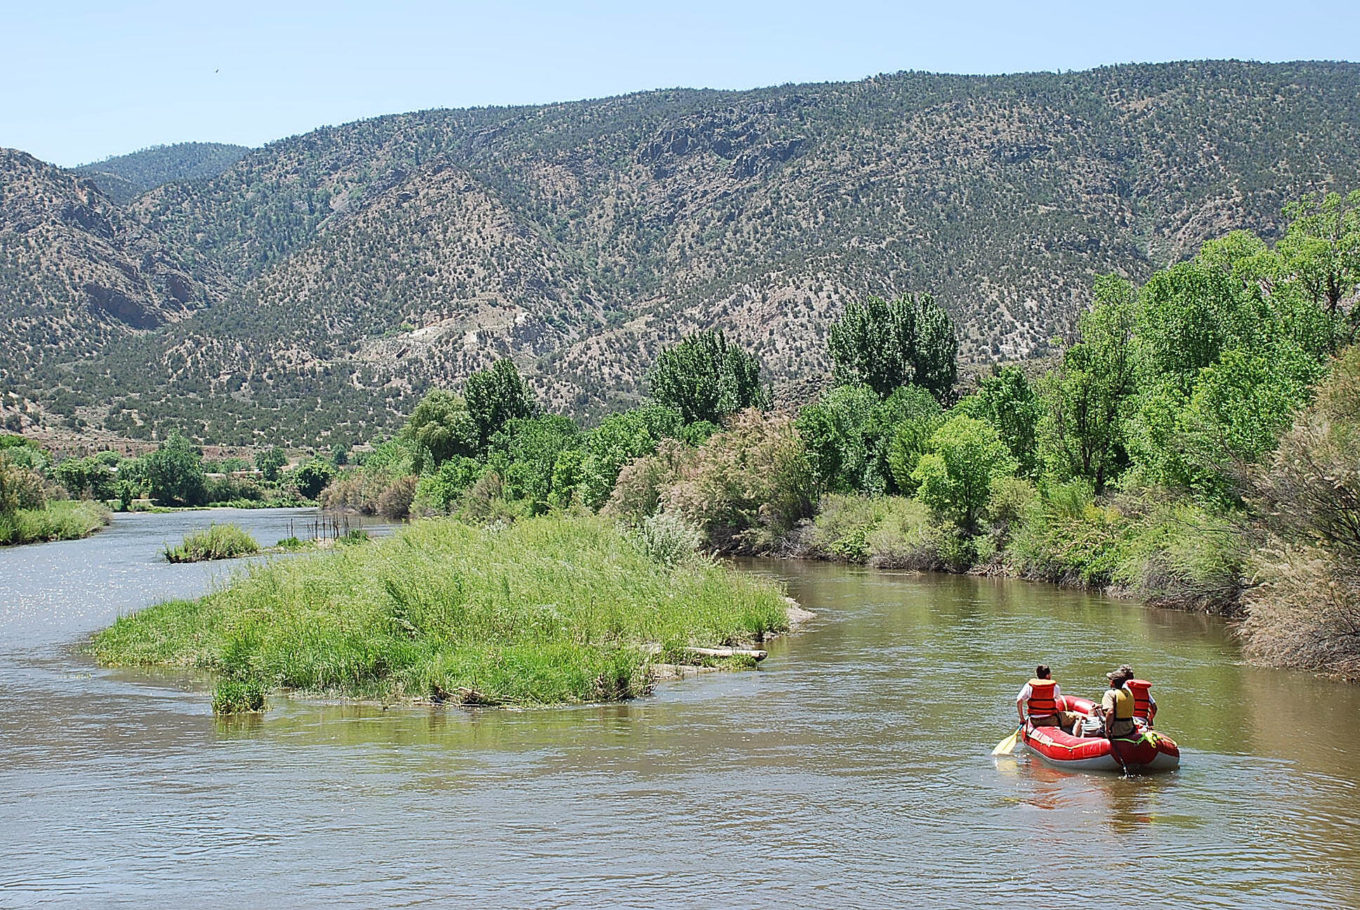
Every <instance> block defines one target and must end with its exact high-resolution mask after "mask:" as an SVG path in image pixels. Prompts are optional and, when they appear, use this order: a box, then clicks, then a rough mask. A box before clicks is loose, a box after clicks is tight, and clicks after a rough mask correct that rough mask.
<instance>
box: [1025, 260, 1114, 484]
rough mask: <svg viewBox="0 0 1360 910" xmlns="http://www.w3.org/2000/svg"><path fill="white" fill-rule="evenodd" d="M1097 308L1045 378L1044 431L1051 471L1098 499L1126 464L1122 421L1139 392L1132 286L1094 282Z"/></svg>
mask: <svg viewBox="0 0 1360 910" xmlns="http://www.w3.org/2000/svg"><path fill="white" fill-rule="evenodd" d="M1095 297H1096V303H1095V307H1094V308H1093V309H1092V310H1091V311H1090V312H1088V313H1086V314H1084V315H1083V316H1082V317H1081V320H1080V321H1079V323H1078V330H1079V332H1080V336H1081V341H1079V342H1078V343H1076V344H1074V345H1072V346H1071V347H1069V348H1068V349H1067V350H1066V351H1064V352H1063V358H1062V363H1061V364H1060V365H1059V366H1058V368H1057V369H1056V370H1054V371H1053V372H1052V373H1050V374H1049V375H1048V376H1046V377H1045V378H1044V382H1043V384H1042V388H1041V394H1042V397H1043V400H1044V404H1045V405H1046V414H1045V416H1044V418H1043V420H1042V421H1040V425H1039V435H1040V437H1041V439H1042V443H1041V451H1042V455H1043V461H1044V464H1045V467H1046V468H1047V469H1048V470H1050V471H1052V472H1053V473H1055V474H1057V475H1058V476H1059V477H1060V478H1062V479H1068V478H1072V477H1080V478H1084V479H1086V480H1088V481H1089V482H1090V483H1091V485H1092V487H1093V488H1094V489H1095V492H1096V493H1097V495H1098V494H1100V493H1102V492H1104V490H1105V487H1106V485H1107V484H1108V483H1109V482H1110V481H1111V480H1113V479H1114V478H1115V477H1116V476H1118V474H1119V472H1120V471H1121V470H1122V469H1123V467H1124V465H1125V463H1126V461H1127V453H1126V450H1125V428H1124V421H1125V417H1126V416H1127V413H1128V411H1129V407H1130V398H1131V396H1132V395H1133V393H1134V392H1135V390H1136V388H1137V387H1136V382H1135V374H1134V358H1133V353H1132V340H1133V331H1134V320H1135V313H1136V295H1135V293H1134V290H1133V286H1132V285H1130V284H1129V283H1128V282H1127V281H1125V280H1124V279H1122V278H1119V277H1117V276H1115V275H1106V276H1104V277H1102V278H1099V279H1097V280H1096V287H1095Z"/></svg>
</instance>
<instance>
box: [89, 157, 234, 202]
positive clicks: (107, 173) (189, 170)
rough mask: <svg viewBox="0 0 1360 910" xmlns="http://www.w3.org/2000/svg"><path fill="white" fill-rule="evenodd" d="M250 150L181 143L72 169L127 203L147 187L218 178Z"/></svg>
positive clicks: (148, 188)
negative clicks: (180, 181)
mask: <svg viewBox="0 0 1360 910" xmlns="http://www.w3.org/2000/svg"><path fill="white" fill-rule="evenodd" d="M248 151H250V149H248V148H246V147H245V146H244V145H225V144H223V143H221V142H180V143H176V144H175V145H158V146H155V147H153V148H147V149H142V150H141V151H139V152H132V153H131V154H128V155H117V156H115V157H113V158H105V159H104V160H103V161H96V162H94V163H93V164H82V165H80V166H79V167H76V168H72V170H74V171H75V172H76V173H77V174H80V175H81V176H82V177H88V178H89V179H90V180H92V181H94V184H95V186H97V187H99V189H100V191H101V192H102V193H103V194H104V195H105V196H108V197H109V198H110V199H112V200H113V201H114V202H116V203H118V204H119V205H126V204H127V203H129V202H131V201H132V200H133V199H136V198H137V197H138V196H140V195H142V193H145V192H146V191H147V190H151V189H155V188H156V187H158V186H163V185H164V184H167V183H174V182H176V181H179V180H198V179H200V178H203V177H216V176H217V175H218V174H220V173H222V172H223V171H225V170H226V169H227V168H229V167H231V166H232V165H233V164H235V163H236V162H237V161H239V160H241V157H242V156H243V155H245V154H246V152H248Z"/></svg>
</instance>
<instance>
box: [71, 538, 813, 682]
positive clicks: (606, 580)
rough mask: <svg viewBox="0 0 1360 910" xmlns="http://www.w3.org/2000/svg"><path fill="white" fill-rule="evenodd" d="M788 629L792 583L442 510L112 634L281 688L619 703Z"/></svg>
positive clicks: (115, 640) (138, 652)
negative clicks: (705, 660)
mask: <svg viewBox="0 0 1360 910" xmlns="http://www.w3.org/2000/svg"><path fill="white" fill-rule="evenodd" d="M789 627H790V619H789V611H788V605H787V604H786V602H785V600H784V597H783V594H782V592H780V590H779V589H778V588H777V587H776V586H775V585H773V584H772V583H770V582H768V581H763V580H760V579H756V578H751V577H749V576H743V575H741V574H739V573H737V572H735V571H734V570H732V569H730V568H727V567H725V566H721V565H717V564H714V563H712V562H710V561H708V560H705V559H702V558H698V557H684V558H681V559H673V558H672V557H670V556H668V555H666V554H665V553H663V552H659V551H657V550H655V549H654V548H651V547H649V545H648V542H647V541H646V540H645V539H644V538H642V537H640V536H638V535H632V534H628V533H626V532H624V531H622V530H620V529H619V528H618V526H617V524H616V523H614V522H611V521H607V520H604V519H600V518H594V517H559V518H542V519H530V520H525V521H521V522H517V523H515V524H513V525H511V526H508V527H499V528H487V527H473V526H470V525H467V524H463V523H460V522H457V521H451V520H445V521H428V522H421V523H418V524H415V525H412V526H411V527H408V528H405V529H402V530H401V531H399V532H398V533H397V534H396V535H394V536H393V537H391V538H386V539H382V540H377V541H374V542H373V543H371V544H369V545H366V546H362V547H342V548H336V549H334V550H331V551H328V552H325V553H320V554H318V555H316V556H315V557H312V558H307V559H298V560H282V561H275V562H271V563H268V564H266V565H264V566H255V567H252V568H250V569H249V570H248V571H246V572H245V573H243V574H241V575H239V576H237V577H236V579H235V580H234V581H233V582H232V583H231V584H230V585H228V586H227V587H225V588H223V589H222V590H219V591H215V592H213V593H211V594H208V595H207V596H205V597H202V598H199V599H197V600H177V601H170V602H167V603H163V604H159V605H157V606H154V607H150V608H148V609H146V610H142V611H140V612H138V613H135V614H132V615H130V616H126V617H123V618H121V619H119V620H118V621H117V622H116V623H114V624H113V625H112V626H111V627H109V628H108V629H105V630H104V631H102V632H100V633H98V634H97V635H96V636H95V637H94V640H93V642H92V645H91V648H92V651H93V653H94V655H95V656H96V658H97V659H98V660H99V661H100V662H101V663H104V664H106V665H136V664H146V665H169V666H185V667H197V668H202V669H207V670H210V671H212V672H215V673H217V674H219V675H220V676H221V678H222V679H223V680H224V681H225V682H227V683H230V684H235V685H238V686H239V685H245V686H246V687H247V688H250V689H258V690H268V691H277V690H285V691H296V692H301V693H307V694H316V695H325V696H342V697H348V698H360V699H375V700H380V701H385V702H392V701H410V700H430V701H436V702H450V703H458V704H484V705H545V704H566V703H579V702H596V701H616V700H621V699H627V698H632V697H635V696H637V695H640V694H643V693H645V692H646V691H648V689H649V687H650V686H651V684H652V683H653V682H654V680H655V674H654V672H653V667H654V665H657V664H662V663H666V664H684V663H694V662H696V661H695V660H694V658H693V656H692V655H690V654H688V653H687V652H686V649H687V648H690V647H695V646H699V647H723V646H736V647H741V646H749V645H753V644H758V643H760V642H762V641H764V640H765V639H767V638H768V637H769V636H770V635H772V634H775V633H779V632H783V631H786V630H788V629H789Z"/></svg>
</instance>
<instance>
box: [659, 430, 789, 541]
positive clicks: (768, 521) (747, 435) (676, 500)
mask: <svg viewBox="0 0 1360 910" xmlns="http://www.w3.org/2000/svg"><path fill="white" fill-rule="evenodd" d="M812 490H813V479H812V471H811V469H810V467H809V466H808V463H807V458H806V455H805V452H804V449H803V443H802V440H801V439H800V438H799V437H798V433H797V431H796V430H795V429H794V427H793V422H792V420H790V419H789V418H788V417H785V416H779V415H765V414H762V413H761V412H759V411H757V410H754V409H752V410H748V411H743V412H742V413H741V414H738V415H737V416H736V417H735V418H733V420H732V425H731V428H730V429H728V430H726V431H724V432H722V433H719V434H717V435H716V436H713V437H712V438H710V439H709V440H708V442H706V443H704V445H703V446H702V447H700V448H699V449H697V450H694V451H693V452H692V453H690V454H689V455H688V456H687V457H686V458H685V459H684V460H683V462H682V464H681V465H680V472H679V477H678V478H677V480H676V481H675V483H673V484H671V485H670V486H669V487H668V488H667V489H665V490H664V491H663V493H662V496H661V498H662V503H663V505H664V506H665V507H666V508H668V509H673V510H675V511H677V512H679V513H680V514H682V515H684V516H685V518H687V519H688V520H689V521H691V522H693V523H694V524H695V525H697V526H699V527H700V528H702V529H703V532H704V538H705V540H706V541H707V542H708V544H709V546H712V547H713V548H714V549H716V550H719V551H726V552H747V553H750V552H768V551H770V550H772V549H774V548H775V547H776V546H777V545H779V544H780V543H782V542H783V541H784V539H785V538H786V537H787V536H788V534H789V532H790V531H791V530H792V529H793V527H794V525H795V524H796V523H797V522H798V521H799V520H800V519H802V518H804V517H806V516H807V515H809V514H810V512H811V499H812Z"/></svg>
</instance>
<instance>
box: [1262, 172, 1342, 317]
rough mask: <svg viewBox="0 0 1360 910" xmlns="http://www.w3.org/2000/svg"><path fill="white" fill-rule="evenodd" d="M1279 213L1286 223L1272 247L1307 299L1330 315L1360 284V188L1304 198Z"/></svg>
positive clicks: (1310, 195) (1334, 312)
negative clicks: (1276, 242)
mask: <svg viewBox="0 0 1360 910" xmlns="http://www.w3.org/2000/svg"><path fill="white" fill-rule="evenodd" d="M1284 213H1285V216H1286V217H1287V218H1289V219H1290V224H1289V227H1288V228H1287V229H1286V230H1285V235H1284V237H1282V238H1280V242H1279V244H1278V245H1277V247H1276V249H1277V250H1278V252H1279V253H1280V255H1281V256H1282V257H1283V258H1284V261H1285V265H1286V268H1287V269H1288V270H1289V271H1290V272H1291V273H1292V274H1293V275H1294V277H1295V278H1296V280H1297V281H1298V282H1299V283H1300V284H1301V285H1302V286H1303V287H1304V288H1305V289H1306V290H1307V292H1308V294H1309V295H1310V296H1311V297H1312V299H1313V300H1314V301H1315V302H1317V303H1319V304H1325V305H1326V307H1327V310H1328V312H1329V313H1331V314H1333V315H1335V314H1336V312H1337V308H1338V306H1339V305H1340V303H1341V301H1342V300H1345V299H1346V298H1348V297H1351V296H1353V295H1354V294H1355V290H1356V286H1357V285H1360V190H1354V191H1352V192H1351V193H1349V194H1347V195H1346V196H1344V197H1343V196H1342V195H1341V194H1340V193H1327V194H1325V195H1324V194H1322V193H1317V194H1309V195H1307V196H1305V197H1304V198H1303V199H1301V200H1299V201H1297V202H1292V203H1290V204H1289V205H1287V206H1285V209H1284Z"/></svg>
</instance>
